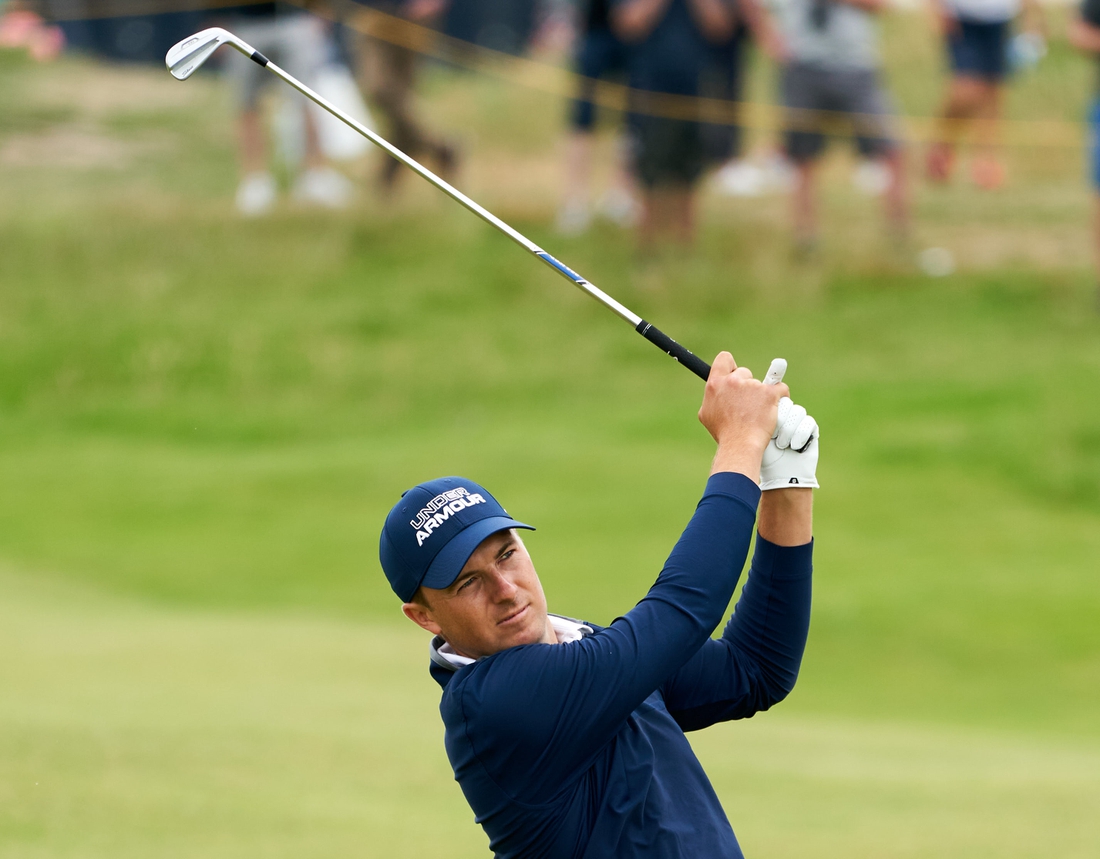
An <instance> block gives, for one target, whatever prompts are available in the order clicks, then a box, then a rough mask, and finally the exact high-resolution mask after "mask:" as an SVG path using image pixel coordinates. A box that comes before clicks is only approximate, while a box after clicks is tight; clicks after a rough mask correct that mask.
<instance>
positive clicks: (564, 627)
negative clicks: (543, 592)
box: [429, 614, 592, 671]
mask: <svg viewBox="0 0 1100 859" xmlns="http://www.w3.org/2000/svg"><path fill="white" fill-rule="evenodd" d="M546 617H547V619H548V620H549V621H550V626H552V627H553V628H554V634H555V635H556V636H557V637H558V644H569V643H570V642H573V641H580V640H581V639H582V638H584V637H585V636H586V635H591V634H592V627H590V626H589V625H588V624H586V623H581V622H580V621H579V620H573V618H571V617H562V616H561V615H558V614H548V615H547V616H546ZM429 651H430V653H431V657H432V662H434V663H436V665H440V666H442V667H443V668H447V669H449V670H451V671H457V670H458V669H459V668H462V667H464V666H466V665H473V664H474V662H476V661H477V660H475V659H471V658H470V657H469V656H462V655H460V654H458V653H455V651H454V648H453V647H451V645H449V644H448V643H447V642H446V641H444V640H443V637H442V636H439V635H437V636H435V637H434V638H433V639H432V641H431V644H430V645H429Z"/></svg>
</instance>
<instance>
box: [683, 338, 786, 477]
mask: <svg viewBox="0 0 1100 859" xmlns="http://www.w3.org/2000/svg"><path fill="white" fill-rule="evenodd" d="M788 393H789V391H788V389H787V386H786V385H784V384H782V383H780V384H777V385H765V384H764V383H763V382H760V381H757V380H756V379H754V378H753V377H752V373H751V372H750V371H749V369H748V368H747V367H738V366H737V363H736V362H735V361H734V360H733V356H732V355H730V353H729V352H720V353H719V354H718V357H716V358H715V359H714V363H713V364H712V365H711V371H710V376H709V377H708V378H707V386H706V390H705V391H704V393H703V405H702V406H701V407H700V408H699V421H700V422H701V423H702V424H703V426H705V427H706V428H707V431H708V432H709V433H710V434H711V436H712V437H713V438H714V440H715V441H716V442H718V452H717V453H716V454H715V457H714V465H713V467H712V468H711V474H714V473H716V472H719V471H736V472H740V473H741V474H744V475H746V476H747V477H748V478H749V479H751V480H753V481H757V482H759V479H760V461H761V459H762V458H763V455H764V449H765V448H766V447H767V446H768V443H769V442H770V441H771V437H772V435H773V434H774V433H775V427H776V419H777V417H778V413H779V400H780V398H782V397H785V396H787V394H788Z"/></svg>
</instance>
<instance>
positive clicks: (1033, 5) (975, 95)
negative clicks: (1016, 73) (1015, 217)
mask: <svg viewBox="0 0 1100 859" xmlns="http://www.w3.org/2000/svg"><path fill="white" fill-rule="evenodd" d="M931 2H932V8H933V10H934V12H935V15H936V20H937V23H938V26H939V29H940V33H941V35H942V36H943V38H944V39H945V40H946V42H947V51H948V57H949V59H950V63H951V80H950V81H949V82H948V85H947V95H946V97H945V99H944V104H943V108H942V109H941V113H940V117H941V120H942V130H941V137H940V139H938V140H935V141H933V143H932V145H931V146H930V147H929V149H928V156H927V162H926V172H927V174H928V178H929V179H930V180H932V181H933V182H946V181H947V180H948V179H949V178H950V176H951V171H952V167H953V166H954V157H955V146H956V145H957V143H958V140H959V137H960V135H961V134H962V132H963V130H964V128H965V125H966V123H967V122H969V121H970V120H972V119H977V120H979V126H978V140H977V143H978V151H977V155H976V157H975V158H974V161H973V163H972V164H971V178H972V179H973V181H974V184H975V185H977V186H978V187H980V188H986V189H994V188H999V187H1000V186H1001V185H1002V184H1003V183H1004V178H1005V174H1004V166H1003V164H1002V163H1001V162H1000V160H999V159H998V158H997V151H996V140H997V122H998V120H999V119H1000V115H1001V103H1002V100H1003V92H1004V83H1005V78H1006V77H1007V75H1008V73H1009V67H1008V66H1009V35H1010V29H1011V26H1012V20H1013V19H1014V18H1015V17H1016V16H1017V14H1019V12H1020V9H1021V5H1022V6H1023V8H1024V10H1025V29H1026V30H1028V31H1029V32H1032V33H1034V34H1036V35H1037V36H1038V34H1039V33H1041V31H1042V26H1043V22H1042V16H1041V13H1040V11H1039V6H1038V3H1037V2H1036V0H931Z"/></svg>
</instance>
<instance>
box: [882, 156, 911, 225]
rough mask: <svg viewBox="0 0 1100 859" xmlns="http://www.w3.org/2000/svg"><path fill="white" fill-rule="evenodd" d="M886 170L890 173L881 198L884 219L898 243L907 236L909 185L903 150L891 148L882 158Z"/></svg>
mask: <svg viewBox="0 0 1100 859" xmlns="http://www.w3.org/2000/svg"><path fill="white" fill-rule="evenodd" d="M883 161H884V162H885V164H886V169H887V170H889V171H890V184H889V185H887V186H886V194H885V195H884V196H883V200H884V203H885V205H886V219H887V222H888V223H889V225H890V231H891V233H892V234H893V236H894V237H895V238H896V239H898V240H899V241H902V240H904V239H905V238H906V237H907V236H908V234H909V184H908V182H907V180H906V177H905V150H904V149H902V148H901V146H895V147H893V148H892V149H891V150H890V151H889V152H887V153H886V155H885V156H883Z"/></svg>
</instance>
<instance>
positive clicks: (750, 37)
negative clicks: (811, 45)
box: [699, 0, 786, 196]
mask: <svg viewBox="0 0 1100 859" xmlns="http://www.w3.org/2000/svg"><path fill="white" fill-rule="evenodd" d="M736 10H737V18H736V24H735V26H734V28H733V31H732V32H731V33H730V36H729V38H727V39H723V40H722V41H720V42H718V43H716V44H712V45H710V50H709V51H708V58H707V62H706V65H705V66H704V68H703V71H702V74H701V77H700V82H699V94H700V95H701V96H702V97H703V98H707V99H717V100H721V101H724V102H729V103H730V104H731V105H740V104H741V102H742V101H743V99H744V92H745V84H746V74H747V70H748V68H749V59H750V55H751V51H752V47H753V45H754V44H756V45H757V46H759V47H760V48H761V49H762V50H763V51H764V53H765V54H766V55H767V56H768V57H769V58H770V59H771V60H773V61H774V62H777V63H782V62H784V61H785V60H786V47H785V46H784V44H783V40H782V37H781V36H780V35H779V32H778V30H777V28H776V25H775V23H774V22H773V20H772V16H771V15H770V14H769V13H768V11H767V10H766V8H765V7H764V6H763V5H762V4H761V3H760V2H759V0H739V2H738V3H737V6H736ZM703 146H704V149H705V150H706V155H707V161H708V163H713V164H717V165H721V169H720V170H719V171H718V175H717V177H716V178H717V180H718V186H719V189H720V190H722V191H724V192H725V193H731V194H734V195H735V196H741V195H742V194H741V192H742V191H744V190H752V191H755V190H756V188H760V190H762V189H763V186H764V184H766V183H767V181H768V179H767V177H766V174H765V171H764V170H763V169H761V168H760V167H758V166H757V165H755V164H751V163H750V162H748V161H747V160H745V159H744V157H743V156H744V151H743V150H744V133H743V130H742V128H741V126H740V125H738V124H736V123H733V122H723V123H704V125H703ZM754 186H755V187H754ZM750 195H751V194H750Z"/></svg>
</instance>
